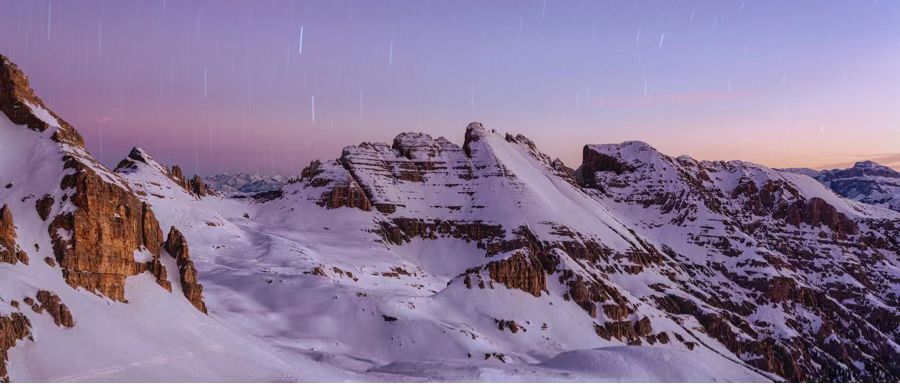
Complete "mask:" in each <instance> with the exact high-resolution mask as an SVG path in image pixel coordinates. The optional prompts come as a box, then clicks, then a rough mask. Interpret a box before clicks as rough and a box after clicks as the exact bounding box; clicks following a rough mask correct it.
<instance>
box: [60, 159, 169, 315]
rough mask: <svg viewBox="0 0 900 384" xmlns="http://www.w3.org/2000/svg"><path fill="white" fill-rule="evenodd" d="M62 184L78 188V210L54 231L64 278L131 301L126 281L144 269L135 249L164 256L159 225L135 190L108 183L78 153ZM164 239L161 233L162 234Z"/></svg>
mask: <svg viewBox="0 0 900 384" xmlns="http://www.w3.org/2000/svg"><path fill="white" fill-rule="evenodd" d="M65 162H66V168H69V169H74V170H75V173H72V174H69V175H67V176H66V177H64V178H63V181H62V184H61V186H60V187H61V188H63V189H66V188H73V189H75V194H74V195H72V197H71V199H70V201H71V202H72V204H73V205H74V206H75V207H76V209H75V211H74V212H71V213H66V214H62V215H58V216H56V218H54V219H53V221H52V222H51V224H50V228H49V232H50V237H51V239H52V241H53V251H54V254H55V255H56V260H57V262H58V263H59V265H60V267H61V268H62V272H63V277H65V279H66V282H67V283H69V285H71V286H73V287H84V288H85V289H87V290H89V291H92V292H96V293H99V294H102V295H104V296H107V297H109V298H111V299H113V300H117V301H125V279H126V278H127V277H128V276H132V275H135V274H136V273H138V272H140V271H139V270H138V267H137V263H135V261H134V251H136V250H139V249H141V247H146V248H147V249H148V250H149V251H150V252H151V253H153V254H154V255H157V256H158V254H159V238H158V236H156V235H155V232H157V231H159V229H158V227H159V224H158V223H157V222H156V219H155V218H154V217H153V215H152V211H150V209H149V207H147V206H146V205H145V204H144V203H142V202H141V201H140V200H138V198H137V197H136V196H135V195H134V193H132V192H131V191H130V190H127V189H124V188H123V187H121V186H119V185H117V184H113V183H110V182H107V181H106V180H104V179H103V178H102V177H101V176H100V175H98V174H97V173H96V171H95V170H94V169H93V168H92V167H89V166H86V165H84V163H82V160H79V159H76V158H74V157H73V156H66V157H65ZM159 237H161V236H159Z"/></svg>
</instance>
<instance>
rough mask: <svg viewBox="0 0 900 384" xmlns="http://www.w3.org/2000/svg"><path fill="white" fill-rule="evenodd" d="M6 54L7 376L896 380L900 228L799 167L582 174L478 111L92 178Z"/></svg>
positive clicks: (2, 176)
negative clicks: (190, 175) (352, 137)
mask: <svg viewBox="0 0 900 384" xmlns="http://www.w3.org/2000/svg"><path fill="white" fill-rule="evenodd" d="M2 62H3V67H2V68H0V69H2V71H0V74H3V76H6V77H2V78H0V80H4V79H6V78H9V77H12V78H15V79H18V80H16V82H14V85H15V87H14V88H13V89H12V91H9V85H8V84H9V83H10V82H9V81H5V80H4V82H0V85H3V87H0V91H3V93H2V94H0V101H4V102H3V103H2V104H0V106H2V107H3V111H4V113H5V115H6V119H5V118H4V117H0V123H2V126H0V128H2V130H0V146H2V149H3V151H0V184H2V185H6V184H7V183H10V187H8V188H7V189H5V190H0V199H2V203H3V204H8V206H9V208H7V210H4V211H0V275H2V281H3V283H0V352H2V354H0V361H8V362H7V363H6V365H5V366H4V368H5V370H6V371H8V375H9V378H11V379H13V380H25V381H28V380H75V381H79V380H87V381H97V380H103V381H107V380H119V381H123V380H124V381H137V380H140V381H154V380H229V381H231V380H279V381H280V380H325V379H327V380H369V381H400V380H418V381H430V380H452V381H473V380H478V381H506V380H540V381H609V380H631V381H713V380H716V381H720V380H724V381H773V380H782V379H787V380H824V381H837V380H874V381H892V382H896V381H897V379H898V378H900V366H898V363H897V362H898V361H900V358H898V357H900V346H898V344H897V341H896V340H897V337H898V332H900V331H898V323H900V313H898V308H900V305H898V304H900V303H898V297H897V292H898V291H900V290H898V288H900V271H898V254H900V226H898V224H897V223H898V222H900V214H898V213H897V212H894V211H891V210H888V209H884V208H882V207H877V206H872V205H867V204H864V203H859V202H855V201H852V200H848V199H845V198H842V197H840V196H838V195H836V194H835V193H833V192H832V191H830V190H829V189H827V188H825V187H824V186H823V185H822V184H820V183H818V182H817V181H815V180H813V179H812V178H810V177H808V176H803V175H798V174H794V173H790V172H781V171H777V170H772V169H769V168H766V167H762V166H759V165H755V164H751V163H745V162H737V161H733V162H698V161H695V160H693V159H690V158H688V157H679V158H672V157H669V156H666V155H664V154H661V153H659V152H658V151H656V150H655V149H653V148H652V147H651V146H649V145H648V144H645V143H640V142H627V143H622V144H615V145H588V146H585V148H584V151H583V163H582V164H581V166H580V167H578V169H577V170H576V171H572V170H571V169H569V168H567V167H565V166H564V165H563V164H562V162H560V161H559V160H553V159H551V158H549V157H548V156H546V155H545V154H543V153H541V152H540V151H539V150H538V148H537V146H536V145H535V143H533V142H532V141H531V140H529V139H528V138H526V137H524V136H521V135H510V134H500V133H497V132H494V131H491V130H489V129H487V128H485V127H484V126H482V125H481V124H480V123H472V124H470V125H469V126H468V127H467V128H466V130H465V133H464V135H461V136H462V145H458V144H455V143H454V142H452V141H451V140H447V139H445V138H432V137H431V136H429V135H426V134H422V133H402V134H400V135H398V136H397V137H396V138H395V139H394V141H393V142H392V143H390V144H385V143H362V144H359V145H356V146H350V147H347V148H345V149H344V150H343V152H342V154H341V155H340V157H339V158H338V159H337V160H329V161H314V162H312V163H311V164H310V165H309V166H308V167H306V168H305V169H303V170H302V172H301V174H300V177H299V178H296V179H293V180H290V181H289V182H287V183H286V184H284V185H282V186H281V187H280V189H278V191H277V193H271V194H268V195H267V198H265V199H244V198H229V197H227V196H225V195H221V194H210V193H206V184H205V183H202V182H200V181H199V180H198V181H194V180H196V179H197V178H194V179H191V180H190V181H188V180H186V179H185V178H184V177H183V176H182V175H181V172H180V169H178V168H177V167H174V166H172V167H169V166H166V165H163V164H161V163H160V162H159V161H157V160H156V159H154V158H153V157H152V155H151V154H149V153H147V152H146V151H144V150H142V149H140V148H135V149H133V150H132V151H131V152H130V153H129V154H128V155H127V157H126V158H125V159H124V160H122V161H121V162H120V163H119V165H118V166H117V167H116V169H115V170H114V171H109V170H107V169H105V168H103V166H102V165H99V164H97V163H96V162H95V161H93V159H92V158H91V157H90V155H89V154H88V153H87V152H86V151H85V150H84V148H83V145H81V141H80V139H77V140H76V139H74V138H73V137H76V136H77V132H75V130H74V128H71V127H70V126H69V125H68V124H65V123H64V122H63V121H62V120H61V119H58V118H57V117H56V116H55V115H53V114H52V113H51V112H49V110H47V109H46V107H44V106H43V104H42V103H40V104H35V103H32V104H30V105H29V104H26V102H30V101H29V100H32V98H34V97H33V96H29V95H31V91H30V89H28V88H27V83H25V82H24V76H22V75H21V74H20V73H19V72H18V71H17V70H16V69H15V67H14V66H13V65H12V64H11V63H9V62H8V60H6V59H5V58H3V59H2ZM10 74H12V75H10ZM26 90H27V92H26ZM22 95H25V96H22ZM35 99H36V98H35ZM9 100H11V101H9ZM7 105H9V106H7ZM31 105H34V107H32V106H31ZM23 106H28V107H29V108H28V111H30V112H28V113H23V112H22V111H23ZM22 116H25V119H23V117H22ZM29 116H30V117H29ZM51 118H52V119H51ZM44 119H47V120H44ZM32 125H34V126H36V127H37V128H32V129H29V128H28V127H29V126H32ZM41 127H44V128H43V130H41V129H40V128H41ZM7 143H13V144H7ZM63 158H64V159H65V160H63ZM79 172H80V173H82V174H87V175H89V176H77V175H79ZM34 175H41V176H42V177H35V176H34ZM72 175H76V176H72ZM91 175H93V176H91ZM210 184H212V188H213V189H216V184H215V183H214V182H210ZM45 194H48V195H50V196H51V198H52V200H49V201H50V203H49V204H48V203H47V201H48V199H45V198H43V197H41V196H44V195H45ZM42 201H43V203H42ZM47 206H49V207H50V208H46V207H47ZM42 212H47V214H46V215H45V214H44V213H42ZM10 216H12V217H13V218H14V219H15V221H14V222H13V221H12V220H7V217H10ZM42 217H47V218H48V219H47V220H46V221H43V220H42V219H41V218H42ZM51 217H56V218H55V219H50V218H51ZM60 217H62V218H63V219H59V218H60ZM64 219H67V220H68V219H71V220H74V221H75V222H74V223H73V224H66V223H67V222H66V221H62V220H64ZM57 220H60V222H61V223H62V224H58V225H55V226H54V225H53V224H47V222H51V223H55V222H56V221H57ZM164 233H166V234H168V235H167V236H163V234H164ZM10 234H12V235H10ZM10 239H12V240H10ZM54 239H56V240H54ZM69 239H71V240H69ZM30 244H35V246H34V247H32V246H31V245H30ZM32 249H34V251H32ZM42 250H43V252H44V253H46V254H48V255H52V257H48V258H47V260H48V261H46V262H36V260H40V259H41V258H42V257H41V256H43V255H42V254H41V252H42ZM20 252H27V253H28V256H24V255H21V253H20ZM70 254H74V255H75V256H70ZM23 259H25V260H28V261H29V263H28V264H26V263H24V262H23V261H22V260H23ZM167 272H168V273H167ZM42 290H46V291H47V292H50V293H44V294H42V293H40V292H41V291H42ZM92 292H93V293H92ZM54 297H56V299H54ZM25 298H29V299H30V301H31V302H30V303H29V302H27V301H25ZM13 300H15V302H16V305H15V306H14V305H13V304H12V303H13ZM32 303H34V305H36V307H34V308H33V307H32ZM62 304H65V306H63V305H62ZM35 308H36V309H35ZM63 308H65V310H63ZM44 312H46V314H42V313H44ZM57 320H58V321H57ZM56 324H60V326H59V327H57V326H56ZM29 336H31V337H32V338H33V340H30V339H29ZM88 340H90V341H88ZM97 351H101V352H100V353H98V352H97ZM6 371H0V373H4V374H6V373H7V372H6Z"/></svg>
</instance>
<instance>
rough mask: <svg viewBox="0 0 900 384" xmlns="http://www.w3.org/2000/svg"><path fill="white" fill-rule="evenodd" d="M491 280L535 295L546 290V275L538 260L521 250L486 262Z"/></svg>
mask: <svg viewBox="0 0 900 384" xmlns="http://www.w3.org/2000/svg"><path fill="white" fill-rule="evenodd" d="M486 268H487V270H488V272H489V273H490V276H491V280H494V281H497V282H500V283H503V284H505V285H506V287H507V288H510V289H513V288H515V289H520V290H522V291H525V292H528V293H530V294H532V295H534V296H535V297H538V296H540V295H541V292H542V291H546V290H547V275H546V274H545V273H544V270H543V268H542V267H541V264H540V262H539V261H537V260H534V258H532V257H530V256H526V255H525V254H523V253H522V252H516V253H515V254H514V255H512V256H511V257H509V258H507V259H504V260H497V261H492V262H490V263H488V264H487V267H486Z"/></svg>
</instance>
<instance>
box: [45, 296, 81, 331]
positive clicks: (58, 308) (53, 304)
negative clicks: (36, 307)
mask: <svg viewBox="0 0 900 384" xmlns="http://www.w3.org/2000/svg"><path fill="white" fill-rule="evenodd" d="M37 299H38V301H39V302H40V303H41V307H43V308H44V310H46V311H47V313H49V314H50V316H51V317H53V322H54V323H56V325H57V326H63V327H66V328H72V327H74V326H75V319H74V318H72V312H69V308H68V307H67V306H66V305H65V304H63V302H62V300H60V299H59V296H56V294H55V293H52V292H49V291H44V290H41V291H38V293H37Z"/></svg>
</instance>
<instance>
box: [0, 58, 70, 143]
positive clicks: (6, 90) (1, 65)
mask: <svg viewBox="0 0 900 384" xmlns="http://www.w3.org/2000/svg"><path fill="white" fill-rule="evenodd" d="M0 111H3V113H5V114H6V116H7V117H9V120H10V121H12V122H13V123H15V124H17V125H25V126H28V128H30V129H32V130H35V131H38V132H44V131H46V130H47V129H50V128H57V131H56V132H54V134H53V139H54V140H55V141H57V142H60V143H66V144H71V145H73V146H76V147H81V148H84V139H83V138H82V137H81V135H80V134H79V133H78V131H76V130H75V128H73V127H72V126H71V125H69V123H68V122H66V121H65V120H63V119H62V118H60V117H59V116H57V115H56V114H55V113H53V111H51V110H50V109H49V108H47V107H46V106H45V105H44V102H43V101H42V100H41V99H40V98H39V97H38V96H37V95H36V94H35V93H34V90H33V89H31V85H30V84H29V82H28V76H27V75H25V73H23V72H22V70H21V69H19V67H18V66H17V65H16V64H15V63H13V62H12V60H10V59H9V58H8V57H6V56H4V55H2V54H0Z"/></svg>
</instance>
